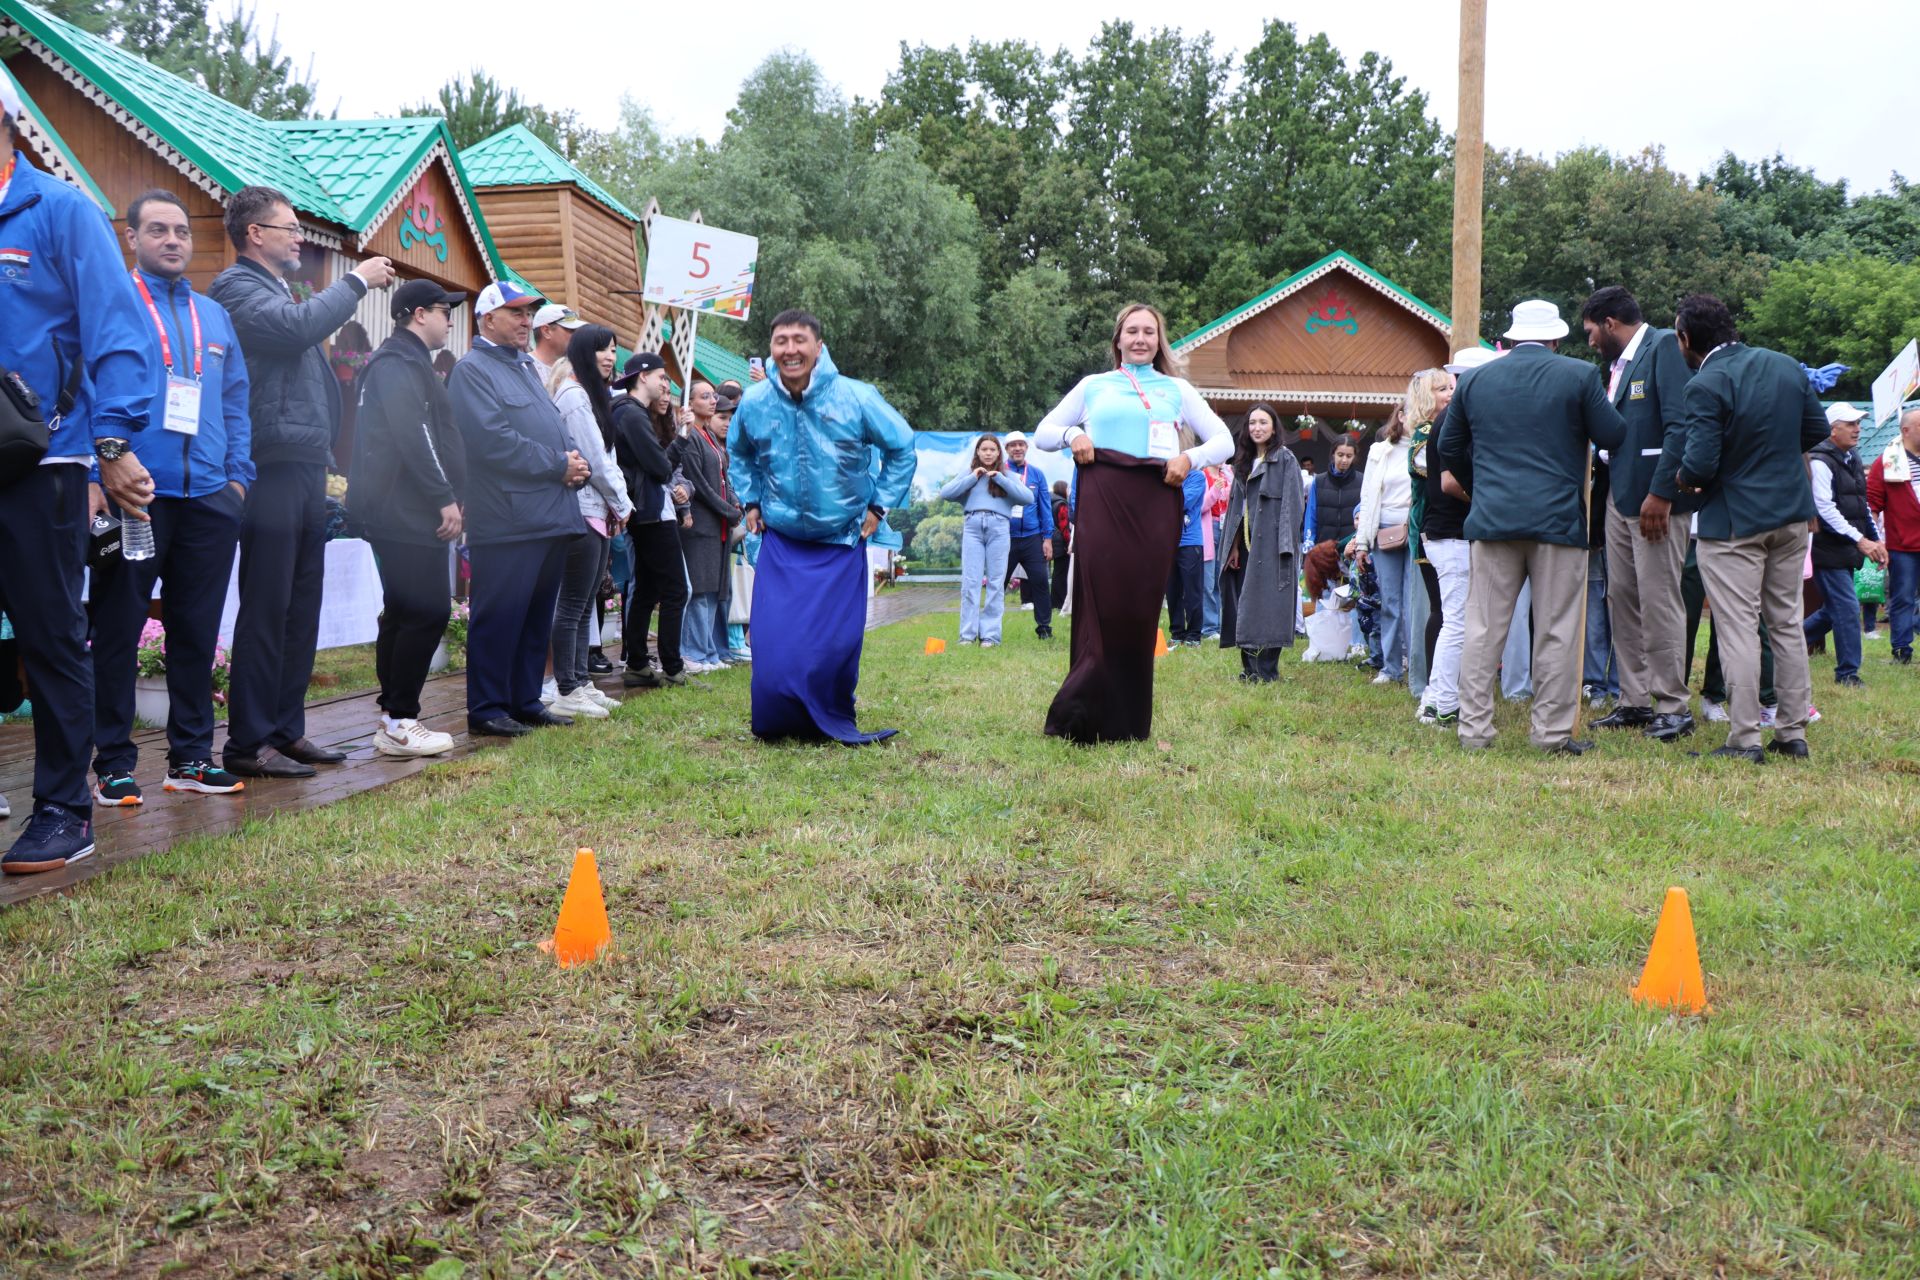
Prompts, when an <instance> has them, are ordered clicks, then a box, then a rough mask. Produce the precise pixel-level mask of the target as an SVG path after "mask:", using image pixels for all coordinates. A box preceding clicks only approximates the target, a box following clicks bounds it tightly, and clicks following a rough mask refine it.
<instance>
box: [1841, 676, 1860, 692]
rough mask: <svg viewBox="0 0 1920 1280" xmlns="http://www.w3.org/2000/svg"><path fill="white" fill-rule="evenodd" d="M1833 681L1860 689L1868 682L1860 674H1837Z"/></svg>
mask: <svg viewBox="0 0 1920 1280" xmlns="http://www.w3.org/2000/svg"><path fill="white" fill-rule="evenodd" d="M1833 682H1834V683H1835V684H1843V685H1845V686H1847V688H1849V689H1858V688H1860V687H1862V686H1863V685H1864V684H1865V683H1866V682H1865V681H1864V680H1862V679H1861V678H1860V677H1859V676H1835V677H1834V681H1833Z"/></svg>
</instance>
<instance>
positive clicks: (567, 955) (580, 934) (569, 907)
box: [553, 849, 613, 969]
mask: <svg viewBox="0 0 1920 1280" xmlns="http://www.w3.org/2000/svg"><path fill="white" fill-rule="evenodd" d="M612 943H613V928H612V926H611V925H609V924H608V923H607V903H606V899H604V898H603V897H601V896H600V869H599V868H598V867H597V866H595V865H594V861H593V850H591V849H577V850H575V851H574V855H573V875H572V876H571V877H569V878H568V880H567V896H566V897H565V898H564V899H563V900H562V901H561V903H560V921H559V923H558V924H556V925H555V926H554V929H553V958H554V959H555V960H558V961H559V962H560V967H561V968H562V969H571V968H572V967H573V966H574V965H577V964H587V963H589V962H590V961H593V960H596V959H598V958H599V956H600V953H601V952H602V951H605V950H606V949H607V948H608V947H609V946H610V945H612Z"/></svg>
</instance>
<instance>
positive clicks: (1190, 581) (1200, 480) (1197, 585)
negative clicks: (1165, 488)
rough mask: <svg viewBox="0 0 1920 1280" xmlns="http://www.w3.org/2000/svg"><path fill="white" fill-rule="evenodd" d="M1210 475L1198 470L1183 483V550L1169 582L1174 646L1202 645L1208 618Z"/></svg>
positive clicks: (1170, 633)
mask: <svg viewBox="0 0 1920 1280" xmlns="http://www.w3.org/2000/svg"><path fill="white" fill-rule="evenodd" d="M1206 498H1207V473H1206V472H1205V471H1204V470H1203V469H1201V468H1199V467H1195V468H1194V469H1193V470H1192V471H1189V472H1187V478H1186V479H1185V480H1184V481H1182V482H1181V484H1180V499H1181V503H1182V505H1183V506H1184V508H1185V509H1184V511H1183V512H1182V514H1181V516H1180V550H1179V551H1177V552H1176V553H1175V554H1174V558H1173V575H1172V576H1171V577H1169V578H1168V579H1167V640H1168V642H1169V643H1171V644H1199V643H1200V631H1201V628H1202V625H1203V623H1204V622H1205V619H1204V618H1203V617H1202V616H1201V610H1202V607H1203V605H1204V602H1205V601H1204V597H1205V592H1204V590H1203V585H1204V584H1203V582H1202V580H1201V577H1200V575H1201V572H1202V571H1203V570H1204V569H1205V568H1206V553H1205V549H1204V547H1203V545H1202V543H1201V524H1200V522H1201V521H1202V520H1203V519H1205V518H1206V517H1205V516H1204V514H1203V513H1202V511H1201V508H1202V507H1203V506H1205V505H1206Z"/></svg>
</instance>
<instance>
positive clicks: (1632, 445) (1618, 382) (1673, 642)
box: [1580, 285, 1693, 742]
mask: <svg viewBox="0 0 1920 1280" xmlns="http://www.w3.org/2000/svg"><path fill="white" fill-rule="evenodd" d="M1580 325H1581V327H1582V328H1583V329H1585V330H1586V332H1587V342H1588V344H1589V345H1590V346H1592V347H1593V349H1594V350H1595V351H1597V352H1599V353H1600V358H1601V360H1602V361H1604V362H1605V364H1604V366H1603V369H1602V372H1603V374H1604V376H1605V377H1606V378H1607V398H1608V399H1610V400H1611V401H1612V402H1613V407H1614V408H1615V409H1617V410H1619V411H1620V417H1621V418H1622V420H1624V421H1625V423H1626V425H1627V438H1626V439H1625V440H1624V441H1623V442H1622V443H1621V445H1620V447H1619V448H1618V449H1616V450H1614V451H1613V454H1612V457H1611V458H1610V460H1609V461H1608V465H1607V470H1608V474H1609V476H1610V479H1611V484H1610V490H1611V491H1610V492H1609V494H1608V500H1607V503H1606V535H1605V536H1606V547H1607V619H1608V621H1609V623H1610V624H1611V625H1612V630H1613V649H1614V654H1615V661H1616V663H1617V664H1618V667H1619V672H1620V705H1619V706H1618V707H1617V708H1615V709H1614V712H1613V714H1612V715H1609V716H1606V717H1603V718H1602V719H1600V720H1596V721H1595V722H1594V727H1595V728H1598V729H1630V728H1637V729H1640V730H1641V731H1642V732H1644V733H1645V734H1646V735H1647V736H1648V737H1650V738H1655V739H1657V740H1659V741H1661V742H1673V741H1676V740H1678V739H1679V738H1682V737H1684V736H1685V735H1687V734H1689V733H1692V732H1693V716H1692V715H1691V714H1690V713H1689V712H1688V710H1687V702H1688V695H1687V672H1686V669H1685V666H1684V663H1685V661H1686V620H1687V609H1686V604H1685V602H1684V601H1682V599H1681V598H1680V571H1681V569H1682V568H1684V567H1685V564H1686V559H1687V531H1686V526H1685V525H1684V524H1683V525H1682V526H1681V527H1680V529H1679V530H1678V532H1677V534H1676V533H1675V532H1674V531H1672V530H1671V527H1670V523H1669V520H1668V516H1669V514H1670V513H1671V512H1672V511H1673V508H1674V504H1675V502H1676V500H1677V499H1678V498H1679V497H1680V494H1679V492H1678V491H1677V490H1676V489H1675V488H1674V485H1673V473H1674V472H1675V471H1677V470H1678V469H1679V467H1680V449H1681V446H1682V445H1683V443H1684V442H1685V439H1686V394H1687V383H1688V381H1689V380H1691V379H1692V377H1693V372H1692V370H1690V369H1689V368H1688V367H1687V362H1686V359H1685V358H1684V357H1683V356H1681V354H1680V343H1679V340H1678V339H1676V338H1675V337H1674V334H1673V331H1672V330H1671V329H1656V328H1654V327H1653V326H1652V325H1650V324H1648V323H1647V322H1646V318H1645V317H1644V316H1643V315H1642V314H1641V312H1640V304H1639V303H1638V302H1636V301H1634V297H1633V295H1632V294H1631V293H1628V292H1627V291H1626V290H1625V289H1623V288H1621V287H1620V286H1619V285H1608V286H1607V287H1606V288H1604V289H1601V290H1600V291H1599V292H1597V293H1595V294H1594V295H1593V296H1592V297H1591V298H1588V299H1587V304H1586V306H1584V307H1582V308H1581V309H1580ZM1683 509H1684V504H1683Z"/></svg>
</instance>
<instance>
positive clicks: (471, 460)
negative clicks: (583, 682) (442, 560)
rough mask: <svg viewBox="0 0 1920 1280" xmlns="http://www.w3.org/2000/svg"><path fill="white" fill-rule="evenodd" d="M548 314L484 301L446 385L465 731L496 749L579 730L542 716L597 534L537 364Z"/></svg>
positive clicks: (510, 298)
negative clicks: (588, 548)
mask: <svg viewBox="0 0 1920 1280" xmlns="http://www.w3.org/2000/svg"><path fill="white" fill-rule="evenodd" d="M539 305H540V296H539V295H538V294H535V293H530V292H528V291H527V290H525V289H522V288H520V287H519V286H518V285H514V284H510V283H507V282H504V281H503V282H499V283H495V284H490V285H488V286H487V287H486V288H484V289H482V290H481V291H480V296H479V298H477V299H476V300H475V301H474V304H473V314H474V316H475V317H476V319H477V320H478V321H479V325H480V333H479V336H478V337H476V338H475V339H474V341H473V349H472V350H471V351H469V352H467V354H466V355H464V356H462V357H460V363H458V364H456V365H454V366H453V372H452V373H450V374H448V375H447V394H448V396H449V397H450V398H451V399H452V401H453V419H454V422H455V423H456V424H457V425H458V426H459V428H460V435H461V438H462V439H464V440H465V441H466V443H467V488H466V530H467V546H468V548H469V551H468V554H469V556H470V558H471V561H472V565H473V614H472V617H471V619H470V620H469V621H468V624H467V727H468V728H469V729H471V730H472V731H473V732H474V733H477V734H484V735H487V736H490V737H496V738H517V737H519V736H520V735H521V734H524V733H529V732H531V731H532V730H534V729H536V728H539V727H541V726H543V725H556V724H572V723H573V721H572V720H571V719H570V718H568V717H567V716H557V715H554V714H553V713H552V712H551V711H548V710H547V709H546V707H545V706H543V705H542V704H541V702H540V684H541V675H542V672H543V671H544V670H545V668H546V664H547V646H548V645H549V644H550V643H551V642H552V640H553V609H554V605H555V604H556V603H558V601H559V599H560V571H561V568H562V567H563V565H564V564H565V562H566V558H567V544H568V542H569V541H571V540H572V539H573V538H574V537H576V536H578V535H579V534H582V533H585V532H586V531H587V522H586V520H585V518H584V517H582V516H581V514H580V503H579V501H578V500H577V499H576V498H575V497H574V494H573V491H574V490H575V489H578V488H579V487H580V486H581V485H583V484H585V483H586V482H587V477H588V476H590V475H592V474H593V468H592V467H591V466H589V465H588V464H587V461H586V459H584V458H582V457H581V456H580V455H579V454H578V453H576V452H574V450H573V448H572V446H571V445H570V444H569V443H568V438H567V424H566V422H565V421H564V420H563V419H562V418H561V417H560V411H559V410H558V409H556V408H554V407H553V401H552V399H550V398H549V397H548V395H547V391H546V388H545V387H544V386H542V385H541V383H540V375H539V374H538V373H537V372H536V371H535V369H534V364H533V357H532V356H530V355H528V354H527V339H528V338H529V337H531V336H532V333H533V309H534V308H535V307H537V306H539Z"/></svg>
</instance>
